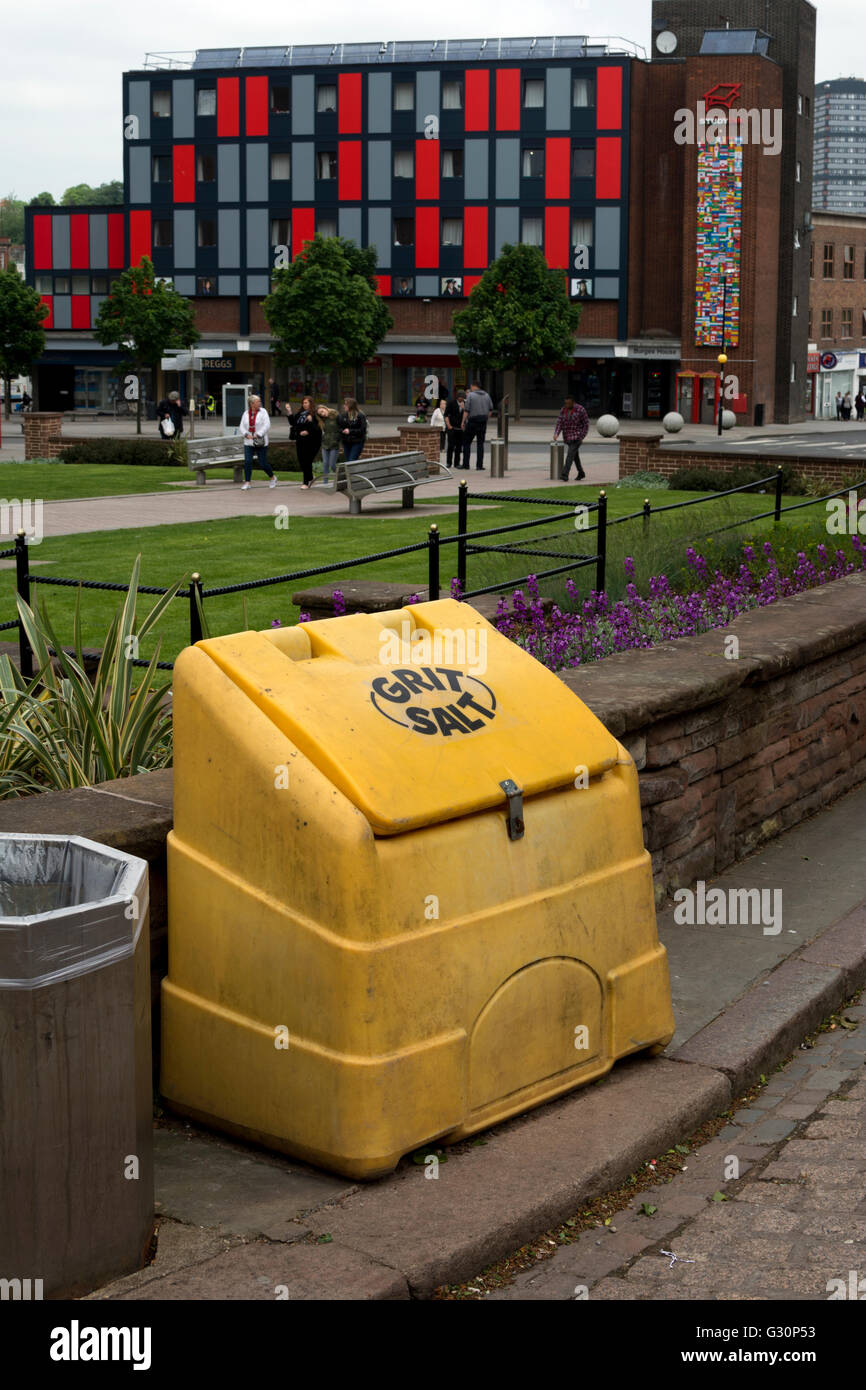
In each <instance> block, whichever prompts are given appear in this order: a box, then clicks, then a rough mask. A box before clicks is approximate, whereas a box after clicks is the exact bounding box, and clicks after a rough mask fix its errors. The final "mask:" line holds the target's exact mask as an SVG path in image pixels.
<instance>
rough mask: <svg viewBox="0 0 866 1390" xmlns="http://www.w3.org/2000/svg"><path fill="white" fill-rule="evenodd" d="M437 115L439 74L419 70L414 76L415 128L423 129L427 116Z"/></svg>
mask: <svg viewBox="0 0 866 1390" xmlns="http://www.w3.org/2000/svg"><path fill="white" fill-rule="evenodd" d="M438 115H439V74H438V72H429V71H424V72H419V73H418V75H417V77H416V78H415V117H416V129H417V130H419V131H423V130H424V120H425V117H427V116H437V117H438Z"/></svg>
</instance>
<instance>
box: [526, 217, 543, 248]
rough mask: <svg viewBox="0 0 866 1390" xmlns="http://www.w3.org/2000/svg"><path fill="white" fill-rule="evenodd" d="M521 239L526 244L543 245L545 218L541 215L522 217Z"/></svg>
mask: <svg viewBox="0 0 866 1390" xmlns="http://www.w3.org/2000/svg"><path fill="white" fill-rule="evenodd" d="M520 240H521V242H522V243H523V245H524V246H543V245H544V219H543V218H541V217H523V218H521V221H520Z"/></svg>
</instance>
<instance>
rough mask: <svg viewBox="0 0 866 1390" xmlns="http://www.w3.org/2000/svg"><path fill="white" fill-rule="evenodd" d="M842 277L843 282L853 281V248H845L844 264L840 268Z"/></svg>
mask: <svg viewBox="0 0 866 1390" xmlns="http://www.w3.org/2000/svg"><path fill="white" fill-rule="evenodd" d="M842 276H843V278H844V279H845V280H853V279H854V247H853V246H846V247H845V264H844V265H843V267H842Z"/></svg>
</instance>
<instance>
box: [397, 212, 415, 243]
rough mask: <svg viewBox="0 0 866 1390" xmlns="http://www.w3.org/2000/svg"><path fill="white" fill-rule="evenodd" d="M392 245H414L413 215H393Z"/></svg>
mask: <svg viewBox="0 0 866 1390" xmlns="http://www.w3.org/2000/svg"><path fill="white" fill-rule="evenodd" d="M394 245H395V246H414V245H415V218H414V217H395V218H394Z"/></svg>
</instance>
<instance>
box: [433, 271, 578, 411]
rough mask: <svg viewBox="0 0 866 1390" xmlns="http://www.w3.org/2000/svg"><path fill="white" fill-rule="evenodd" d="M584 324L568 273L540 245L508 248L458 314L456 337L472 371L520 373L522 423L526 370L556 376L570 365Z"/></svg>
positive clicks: (517, 381)
mask: <svg viewBox="0 0 866 1390" xmlns="http://www.w3.org/2000/svg"><path fill="white" fill-rule="evenodd" d="M579 323H580V305H579V304H572V303H571V302H570V300H569V298H568V292H567V283H566V277H565V272H564V271H561V270H552V269H551V268H550V266H549V265H548V264H547V261H546V260H545V259H544V256H543V254H542V252H541V251H540V250H539V248H538V247H537V246H523V245H521V246H503V248H502V253H501V255H500V256H499V257H498V258H497V259H496V260H495V261H494V262H493V264H492V265H490V266H488V268H487V270H485V272H484V274H483V275H482V277H481V279H480V280H479V282H478V284H477V285H476V286H475V288H474V289H473V291H472V293H471V294H470V296H469V302H468V304H467V306H466V308H465V309H461V310H459V311H458V312H457V313H456V314H455V315H454V336H455V337H456V339H457V348H458V351H459V353H460V357H461V359H462V361H463V362H465V363H466V365H467V366H468V367H469V368H470V369H471V370H472V371H477V370H479V369H480V368H482V367H486V368H488V369H492V370H494V371H513V372H514V374H515V398H516V399H515V403H514V415H515V419H518V418H519V416H520V373H521V371H524V370H527V369H531V370H532V371H534V372H543V373H545V374H546V375H548V376H552V375H553V368H554V366H555V364H556V363H557V362H570V361H571V359H572V357H573V356H574V341H575V338H576V336H577V326H578V324H579Z"/></svg>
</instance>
